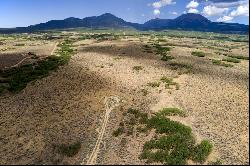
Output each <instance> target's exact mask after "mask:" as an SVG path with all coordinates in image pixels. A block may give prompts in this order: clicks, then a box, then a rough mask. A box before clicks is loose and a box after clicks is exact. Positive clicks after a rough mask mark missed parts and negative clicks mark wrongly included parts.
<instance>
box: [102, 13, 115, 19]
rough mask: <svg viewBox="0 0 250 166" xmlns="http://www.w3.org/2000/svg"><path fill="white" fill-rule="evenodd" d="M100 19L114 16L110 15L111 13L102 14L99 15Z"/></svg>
mask: <svg viewBox="0 0 250 166" xmlns="http://www.w3.org/2000/svg"><path fill="white" fill-rule="evenodd" d="M100 17H116V16H115V15H113V14H111V13H104V14H102V15H100ZM116 18H117V17H116Z"/></svg>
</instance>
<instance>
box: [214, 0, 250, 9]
mask: <svg viewBox="0 0 250 166" xmlns="http://www.w3.org/2000/svg"><path fill="white" fill-rule="evenodd" d="M246 4H249V0H239V1H235V2H232V1H231V2H230V1H228V2H226V1H224V2H217V3H215V2H214V3H211V5H213V6H216V7H218V8H231V7H237V6H239V5H246Z"/></svg>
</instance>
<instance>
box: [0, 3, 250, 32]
mask: <svg viewBox="0 0 250 166" xmlns="http://www.w3.org/2000/svg"><path fill="white" fill-rule="evenodd" d="M107 12H109V13H112V14H114V15H116V16H118V17H120V18H122V19H124V20H126V21H131V22H137V23H144V22H145V21H148V20H149V19H152V18H156V17H157V18H176V17H178V16H179V15H181V14H183V13H199V14H202V15H204V16H206V17H207V18H209V19H210V20H212V21H220V22H237V23H243V24H249V21H248V19H249V0H0V27H1V28H8V27H20V26H28V25H33V24H38V23H41V22H47V21H49V20H52V19H65V18H68V17H78V18H84V17H87V16H97V15H101V14H103V13H107Z"/></svg>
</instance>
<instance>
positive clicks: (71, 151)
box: [58, 142, 81, 157]
mask: <svg viewBox="0 0 250 166" xmlns="http://www.w3.org/2000/svg"><path fill="white" fill-rule="evenodd" d="M80 149H81V143H80V142H77V143H74V144H72V145H65V144H62V145H59V147H58V152H59V153H60V154H63V155H65V156H67V157H73V156H75V155H76V154H77V153H78V152H79V150H80Z"/></svg>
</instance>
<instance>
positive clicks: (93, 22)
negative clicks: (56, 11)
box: [0, 13, 249, 34]
mask: <svg viewBox="0 0 250 166" xmlns="http://www.w3.org/2000/svg"><path fill="white" fill-rule="evenodd" d="M80 27H85V28H134V29H137V30H143V31H146V30H156V31H160V30H168V29H171V30H191V31H203V32H218V33H236V34H249V25H244V24H238V23H222V22H212V21H210V20H208V19H207V18H206V17H204V16H202V15H200V14H193V13H188V14H183V15H181V16H179V17H177V18H176V19H159V18H157V19H152V20H149V21H147V22H145V23H144V24H138V23H131V22H127V21H125V20H123V19H121V18H118V17H116V16H114V15H112V14H110V13H105V14H103V15H100V16H93V17H86V18H83V19H79V18H74V17H70V18H67V19H64V20H51V21H48V22H46V23H41V24H37V25H31V26H28V27H17V28H1V29H0V33H24V32H26V33H27V32H36V31H43V30H54V29H67V28H80Z"/></svg>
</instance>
